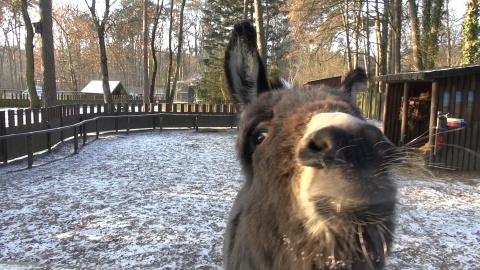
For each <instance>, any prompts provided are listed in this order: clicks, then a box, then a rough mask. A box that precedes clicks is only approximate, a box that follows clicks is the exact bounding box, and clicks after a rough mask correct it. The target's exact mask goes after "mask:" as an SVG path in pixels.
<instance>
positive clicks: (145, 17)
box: [143, 0, 153, 111]
mask: <svg viewBox="0 0 480 270" xmlns="http://www.w3.org/2000/svg"><path fill="white" fill-rule="evenodd" d="M148 83H149V81H148V0H144V1H143V103H144V104H145V106H144V110H145V111H147V110H148V108H147V106H146V104H150V103H152V102H153V100H150V95H149V84H148Z"/></svg>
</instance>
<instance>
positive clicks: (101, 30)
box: [85, 0, 115, 104]
mask: <svg viewBox="0 0 480 270" xmlns="http://www.w3.org/2000/svg"><path fill="white" fill-rule="evenodd" d="M114 2H115V1H114ZM85 3H86V4H87V6H88V9H89V10H90V13H91V15H92V20H93V23H94V25H95V28H96V30H97V35H98V45H99V49H100V66H101V69H102V88H103V99H104V102H105V103H107V104H110V103H112V102H113V100H112V93H111V92H110V85H109V78H108V63H107V48H106V46H105V33H106V24H107V21H108V16H109V14H110V7H111V5H110V0H105V12H104V13H103V18H102V19H101V20H100V18H99V17H98V15H97V11H96V6H95V4H96V0H92V4H91V5H89V4H88V2H87V0H85ZM112 4H113V3H112Z"/></svg>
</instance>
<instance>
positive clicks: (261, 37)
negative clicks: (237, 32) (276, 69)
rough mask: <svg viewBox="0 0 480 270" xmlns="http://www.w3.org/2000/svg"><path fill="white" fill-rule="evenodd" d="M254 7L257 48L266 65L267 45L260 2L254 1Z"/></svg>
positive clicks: (259, 0) (258, 0)
mask: <svg viewBox="0 0 480 270" xmlns="http://www.w3.org/2000/svg"><path fill="white" fill-rule="evenodd" d="M253 2H254V5H255V28H256V30H257V47H258V52H259V53H260V57H261V58H262V60H263V62H264V63H267V44H266V41H265V27H264V25H263V8H262V0H254V1H253Z"/></svg>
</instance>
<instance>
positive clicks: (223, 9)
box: [197, 0, 243, 103]
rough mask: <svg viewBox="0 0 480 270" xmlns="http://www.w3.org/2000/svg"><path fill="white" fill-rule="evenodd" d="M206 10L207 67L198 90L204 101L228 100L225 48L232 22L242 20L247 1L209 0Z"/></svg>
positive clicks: (205, 50)
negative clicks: (224, 60) (224, 69)
mask: <svg viewBox="0 0 480 270" xmlns="http://www.w3.org/2000/svg"><path fill="white" fill-rule="evenodd" d="M202 11H203V18H202V27H203V29H204V30H203V31H204V39H203V48H204V53H205V55H203V57H204V60H203V63H204V65H205V69H204V72H203V74H202V79H201V81H200V83H199V86H198V92H197V93H198V97H199V98H200V99H201V100H202V101H203V102H207V103H225V102H228V96H227V94H226V93H227V91H226V88H225V84H224V83H223V82H224V79H223V57H224V51H225V49H226V45H227V42H228V39H229V37H230V33H231V30H232V26H233V25H234V24H235V23H236V22H238V21H241V20H242V14H243V2H240V1H237V0H211V1H206V3H205V6H204V8H203V10H202Z"/></svg>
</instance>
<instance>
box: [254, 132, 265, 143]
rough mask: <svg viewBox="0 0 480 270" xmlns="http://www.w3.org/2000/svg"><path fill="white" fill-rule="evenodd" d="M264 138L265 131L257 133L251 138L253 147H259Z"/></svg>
mask: <svg viewBox="0 0 480 270" xmlns="http://www.w3.org/2000/svg"><path fill="white" fill-rule="evenodd" d="M266 137H267V132H265V131H261V132H258V133H256V134H255V136H254V137H253V142H254V144H255V145H259V144H261V143H262V142H263V141H264V140H265V138H266Z"/></svg>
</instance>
